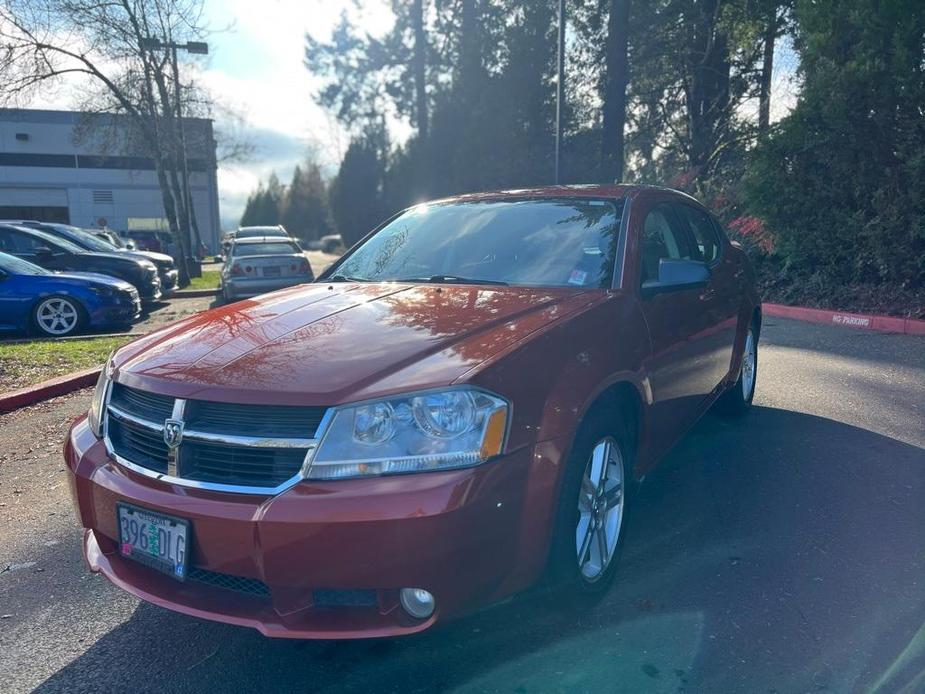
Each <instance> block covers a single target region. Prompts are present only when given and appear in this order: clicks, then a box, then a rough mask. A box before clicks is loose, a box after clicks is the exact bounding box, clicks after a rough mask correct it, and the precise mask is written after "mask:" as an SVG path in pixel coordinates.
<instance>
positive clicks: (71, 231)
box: [8, 221, 179, 298]
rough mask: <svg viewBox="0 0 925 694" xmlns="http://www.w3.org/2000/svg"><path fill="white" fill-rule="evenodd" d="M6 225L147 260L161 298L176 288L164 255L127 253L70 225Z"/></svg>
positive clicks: (172, 266)
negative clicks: (27, 228)
mask: <svg viewBox="0 0 925 694" xmlns="http://www.w3.org/2000/svg"><path fill="white" fill-rule="evenodd" d="M8 223H9V224H17V225H19V226H25V227H29V228H30V229H38V230H40V231H44V232H46V233H48V234H51V235H52V236H56V237H58V238H62V239H65V240H66V241H70V242H71V243H73V244H74V245H75V246H79V247H80V248H82V249H83V250H85V251H92V252H94V253H126V254H127V255H129V256H131V257H133V258H141V259H143V260H149V261H151V262H152V263H153V264H154V266H155V267H156V268H157V276H158V277H159V278H160V280H161V298H167V297H169V296H170V295H172V294H173V293H174V292H175V291H176V290H177V288H178V277H179V274H178V272H177V267H176V265H175V264H174V262H173V258H171V257H170V256H169V255H167V254H165V253H155V252H154V251H128V250H126V249H124V248H121V247H119V246H114V245H113V244H112V243H111V242H110V241H108V240H105V239H103V238H100V237H99V236H97V235H96V234H93V233H91V232H89V231H87V230H86V229H80V228H78V227H74V226H71V225H70V224H56V223H52V222H34V221H21V222H8Z"/></svg>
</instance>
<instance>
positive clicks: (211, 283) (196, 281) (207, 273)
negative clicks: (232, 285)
mask: <svg viewBox="0 0 925 694" xmlns="http://www.w3.org/2000/svg"><path fill="white" fill-rule="evenodd" d="M220 283H221V270H203V271H202V277H193V278H191V280H190V285H189V286H188V287H187V289H218V287H219V284H220Z"/></svg>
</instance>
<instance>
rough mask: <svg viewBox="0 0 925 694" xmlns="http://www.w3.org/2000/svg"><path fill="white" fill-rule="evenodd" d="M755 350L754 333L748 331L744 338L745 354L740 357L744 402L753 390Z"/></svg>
mask: <svg viewBox="0 0 925 694" xmlns="http://www.w3.org/2000/svg"><path fill="white" fill-rule="evenodd" d="M757 357H758V354H757V350H756V349H755V331H754V330H753V329H751V328H750V329H749V331H748V336H747V337H746V338H745V352H744V354H743V355H742V397H743V398H744V399H745V401H746V402H748V400H749V399H750V398H751V395H752V391H753V390H754V389H755V370H756V368H757Z"/></svg>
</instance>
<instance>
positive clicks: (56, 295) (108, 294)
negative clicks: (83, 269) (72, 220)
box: [0, 253, 141, 337]
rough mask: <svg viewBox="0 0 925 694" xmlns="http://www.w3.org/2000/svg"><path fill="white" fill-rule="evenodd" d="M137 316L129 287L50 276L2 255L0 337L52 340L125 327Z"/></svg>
mask: <svg viewBox="0 0 925 694" xmlns="http://www.w3.org/2000/svg"><path fill="white" fill-rule="evenodd" d="M140 313H141V299H140V298H139V296H138V290H137V289H135V288H134V287H133V286H132V285H130V284H129V283H128V282H124V281H122V280H118V279H115V278H113V277H108V276H106V275H95V274H91V273H78V272H73V273H62V272H52V271H51V270H46V269H45V268H42V267H39V266H38V265H35V264H33V263H30V262H28V261H25V260H22V259H21V258H17V257H16V256H13V255H9V254H7V253H0V331H4V332H7V331H17V332H28V331H35V332H38V333H40V334H43V335H48V336H50V337H64V336H65V335H73V334H75V333H77V332H79V331H81V330H84V329H86V328H105V327H110V326H123V325H128V324H129V323H131V322H132V320H134V319H135V318H136V317H137V316H138V315H139V314H140Z"/></svg>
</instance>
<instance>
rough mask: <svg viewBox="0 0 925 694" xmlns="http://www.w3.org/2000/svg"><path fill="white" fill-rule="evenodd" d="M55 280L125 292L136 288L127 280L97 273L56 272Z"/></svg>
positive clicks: (53, 276)
mask: <svg viewBox="0 0 925 694" xmlns="http://www.w3.org/2000/svg"><path fill="white" fill-rule="evenodd" d="M52 278H53V279H56V280H61V281H63V282H67V283H71V284H82V285H88V284H90V285H96V286H103V285H105V286H107V287H112V288H114V289H121V290H123V291H126V292H128V291H132V290H133V289H134V287H132V285H131V284H129V283H128V282H126V281H125V280H120V279H118V278H117V277H110V276H109V275H101V274H99V273H96V272H56V273H54V275H52Z"/></svg>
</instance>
